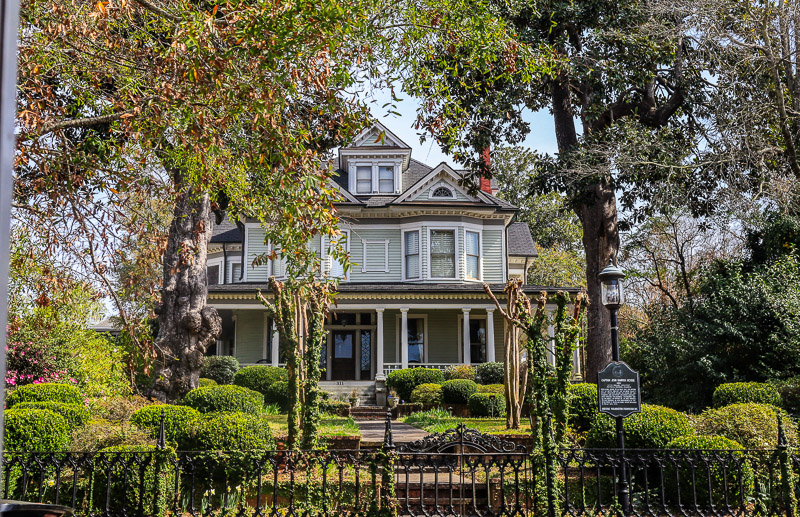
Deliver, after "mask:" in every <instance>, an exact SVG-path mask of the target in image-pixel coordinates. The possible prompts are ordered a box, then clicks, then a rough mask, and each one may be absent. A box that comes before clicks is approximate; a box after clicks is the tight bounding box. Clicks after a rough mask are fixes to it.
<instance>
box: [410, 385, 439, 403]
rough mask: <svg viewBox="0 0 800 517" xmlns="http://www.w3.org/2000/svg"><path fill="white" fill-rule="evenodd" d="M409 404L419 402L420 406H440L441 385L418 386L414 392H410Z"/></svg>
mask: <svg viewBox="0 0 800 517" xmlns="http://www.w3.org/2000/svg"><path fill="white" fill-rule="evenodd" d="M411 402H419V403H421V404H441V403H442V385H441V384H433V383H426V384H420V385H419V386H417V387H416V388H414V391H412V392H411Z"/></svg>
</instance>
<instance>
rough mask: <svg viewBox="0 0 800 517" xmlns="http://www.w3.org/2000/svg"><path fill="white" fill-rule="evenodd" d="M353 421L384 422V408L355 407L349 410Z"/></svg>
mask: <svg viewBox="0 0 800 517" xmlns="http://www.w3.org/2000/svg"><path fill="white" fill-rule="evenodd" d="M350 416H351V417H353V420H386V408H385V407H381V406H356V407H351V408H350Z"/></svg>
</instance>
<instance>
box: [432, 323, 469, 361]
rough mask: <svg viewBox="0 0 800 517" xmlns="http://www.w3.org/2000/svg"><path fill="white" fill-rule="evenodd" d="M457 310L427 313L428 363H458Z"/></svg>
mask: <svg viewBox="0 0 800 517" xmlns="http://www.w3.org/2000/svg"><path fill="white" fill-rule="evenodd" d="M460 315H461V311H459V310H441V311H428V342H427V345H428V362H431V363H457V362H458V333H459V331H460V330H459V327H458V317H459V316H460Z"/></svg>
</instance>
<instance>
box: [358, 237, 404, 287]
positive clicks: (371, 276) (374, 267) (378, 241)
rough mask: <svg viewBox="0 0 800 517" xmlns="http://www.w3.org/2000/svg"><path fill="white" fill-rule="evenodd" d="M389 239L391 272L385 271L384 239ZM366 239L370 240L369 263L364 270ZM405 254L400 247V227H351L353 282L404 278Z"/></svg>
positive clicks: (387, 280)
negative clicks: (367, 269) (403, 261)
mask: <svg viewBox="0 0 800 517" xmlns="http://www.w3.org/2000/svg"><path fill="white" fill-rule="evenodd" d="M386 240H388V241H389V256H388V258H389V272H388V273H387V272H385V271H384V269H383V268H384V257H385V256H386V252H385V249H386V248H385V246H384V243H383V241H386ZM364 241H369V242H370V244H369V245H368V247H367V250H368V252H369V255H368V257H367V265H368V266H369V271H363V266H364ZM402 259H403V254H402V250H401V247H400V229H399V228H397V229H379V228H358V227H353V228H351V229H350V261H351V263H352V269H351V270H350V281H351V282H400V281H401V280H402V269H401V268H402V262H401V261H402Z"/></svg>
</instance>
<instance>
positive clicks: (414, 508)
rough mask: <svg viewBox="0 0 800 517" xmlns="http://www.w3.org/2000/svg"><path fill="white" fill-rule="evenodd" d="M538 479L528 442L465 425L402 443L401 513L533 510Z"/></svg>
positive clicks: (398, 488) (399, 452) (398, 486)
mask: <svg viewBox="0 0 800 517" xmlns="http://www.w3.org/2000/svg"><path fill="white" fill-rule="evenodd" d="M534 481H535V480H534V472H533V468H532V465H531V459H530V454H529V453H528V451H527V450H526V448H525V447H524V446H523V445H518V444H515V443H513V442H510V441H507V440H502V439H500V438H498V437H497V436H492V435H486V434H481V433H479V432H477V431H476V430H474V429H468V428H467V427H466V426H465V425H464V424H460V425H459V426H458V427H457V428H456V429H451V430H449V431H445V432H443V433H437V434H433V435H430V436H427V437H425V438H423V439H422V440H419V441H416V442H411V443H407V444H403V445H400V446H399V447H398V448H397V456H396V463H395V487H394V488H395V497H396V501H397V504H398V507H399V508H398V509H399V512H398V513H399V514H400V515H413V516H423V515H424V516H430V515H441V516H444V515H458V516H495V515H528V514H530V512H529V510H531V509H532V508H533V504H534V493H533V487H534V484H535V483H534Z"/></svg>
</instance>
